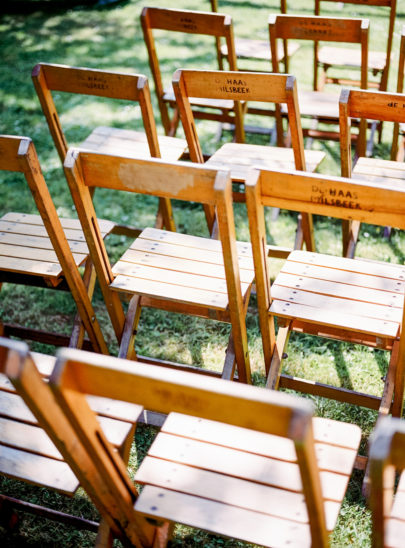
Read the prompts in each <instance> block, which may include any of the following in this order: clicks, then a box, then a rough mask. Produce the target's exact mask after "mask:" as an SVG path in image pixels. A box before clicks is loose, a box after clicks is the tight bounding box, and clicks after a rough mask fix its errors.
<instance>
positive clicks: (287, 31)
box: [269, 15, 369, 140]
mask: <svg viewBox="0 0 405 548" xmlns="http://www.w3.org/2000/svg"><path fill="white" fill-rule="evenodd" d="M368 27H369V22H368V20H367V19H343V18H339V17H317V16H303V15H302V16H301V15H300V16H298V15H270V17H269V33H270V46H271V52H272V67H273V72H280V69H279V60H278V53H277V41H278V40H280V39H282V40H286V39H290V38H292V39H294V40H310V41H313V42H314V43H319V42H320V41H322V42H345V43H351V44H357V45H358V50H360V56H361V67H360V69H359V71H360V73H361V74H360V79H361V87H362V88H363V89H367V59H368ZM316 66H317V65H316V62H315V61H314V74H316V69H315V67H316ZM315 86H317V87H315ZM322 88H323V84H322V85H321V84H320V82H319V79H318V81H317V80H316V79H315V78H314V90H313V91H307V90H300V92H299V94H298V100H299V104H300V112H301V117H305V118H310V119H312V120H313V124H312V125H311V126H310V127H309V128H306V129H304V135H306V136H309V137H312V138H318V139H334V140H339V132H338V131H335V130H333V129H329V128H328V129H327V130H323V129H320V128H318V127H317V124H318V123H325V124H328V125H330V124H332V125H333V124H334V125H338V123H339V97H338V95H337V94H336V93H326V92H325V91H321V89H322ZM281 113H282V114H283V115H284V116H285V115H286V109H285V107H283V108H282V109H281ZM277 115H279V112H278V113H277ZM314 124H316V125H314Z"/></svg>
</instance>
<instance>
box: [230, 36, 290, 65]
mask: <svg viewBox="0 0 405 548" xmlns="http://www.w3.org/2000/svg"><path fill="white" fill-rule="evenodd" d="M299 47H300V46H299V44H297V43H294V42H291V41H289V42H288V44H287V49H288V56H289V57H290V56H291V55H293V54H294V53H295V52H296V51H297V50H298V48H299ZM277 49H278V52H277V55H278V59H279V61H281V60H282V59H283V58H284V46H283V44H281V43H279V44H277ZM235 51H236V57H240V58H241V59H262V60H263V61H270V60H271V51H270V44H269V41H268V40H267V41H265V40H252V39H250V38H237V39H236V40H235ZM221 53H222V55H225V56H226V55H227V54H228V48H227V47H226V44H222V45H221Z"/></svg>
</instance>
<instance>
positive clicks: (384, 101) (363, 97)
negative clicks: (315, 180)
mask: <svg viewBox="0 0 405 548" xmlns="http://www.w3.org/2000/svg"><path fill="white" fill-rule="evenodd" d="M339 109H340V151H341V165H342V175H343V176H345V177H353V179H356V180H359V181H364V182H365V183H366V184H368V183H375V184H378V185H381V186H382V187H386V188H388V189H390V188H398V189H400V188H402V189H405V181H404V179H405V164H404V163H403V162H396V161H390V160H382V159H380V158H369V157H366V148H367V147H366V138H365V137H366V132H365V126H366V123H367V120H378V121H385V122H386V121H391V122H396V123H404V122H405V97H404V95H403V94H400V93H387V92H382V91H365V90H364V91H363V90H357V89H350V90H346V89H344V90H342V92H341V95H340V100H339ZM353 119H355V120H358V119H360V120H361V124H362V125H361V126H360V128H363V129H361V131H360V134H359V135H360V137H359V139H358V140H357V146H356V154H355V157H356V161H355V164H354V166H353V167H352V154H351V140H352V139H351V122H352V120H353ZM370 222H371V223H372V220H371V219H370ZM359 228H360V223H359V222H357V221H354V222H351V223H350V224H346V229H345V233H344V240H343V242H344V252H345V253H344V254H345V255H346V256H349V257H352V256H353V255H354V252H355V246H356V242H357V237H358V232H359Z"/></svg>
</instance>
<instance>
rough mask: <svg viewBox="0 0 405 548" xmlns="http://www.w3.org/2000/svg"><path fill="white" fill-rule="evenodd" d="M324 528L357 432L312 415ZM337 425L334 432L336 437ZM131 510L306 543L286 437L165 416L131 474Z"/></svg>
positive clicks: (274, 541) (271, 541)
mask: <svg viewBox="0 0 405 548" xmlns="http://www.w3.org/2000/svg"><path fill="white" fill-rule="evenodd" d="M315 420H316V425H315V429H314V435H315V442H316V443H315V450H316V453H317V460H318V466H319V469H320V477H321V484H322V490H323V496H324V501H323V502H324V509H325V515H326V523H327V529H328V530H329V531H330V530H333V528H334V526H335V523H336V519H337V516H338V512H339V508H340V504H341V502H342V499H343V496H344V493H345V490H346V487H347V482H348V477H349V476H350V473H351V469H352V466H353V463H354V459H355V456H356V451H357V447H358V443H359V440H360V438H359V431H358V430H357V428H356V427H354V428H353V427H352V425H349V424H342V423H335V422H334V421H329V420H326V419H315ZM335 430H336V436H335ZM135 479H136V481H138V482H140V483H143V484H146V487H145V488H144V490H143V491H142V494H141V496H140V498H139V499H138V501H137V503H136V506H135V508H136V509H137V510H139V511H140V512H144V513H145V514H147V515H150V516H159V517H165V518H167V519H170V520H173V521H179V522H181V523H186V524H188V525H191V526H193V527H199V528H203V529H208V530H210V531H212V532H215V533H219V534H223V535H226V536H230V537H235V538H240V539H242V540H245V541H248V542H253V543H257V544H260V545H264V546H285V544H288V545H289V546H297V547H298V546H300V547H301V546H310V545H311V534H310V528H309V525H308V512H307V509H306V504H305V499H304V497H303V494H302V484H301V480H300V472H299V467H298V465H297V454H296V452H295V448H294V444H293V442H292V441H291V440H289V439H286V438H280V437H278V436H272V435H270V434H264V433H259V432H255V431H251V430H246V429H240V428H237V427H234V426H231V425H227V424H222V423H216V422H214V421H209V420H202V419H198V418H194V417H189V416H184V415H179V414H176V413H171V414H170V415H169V416H168V418H167V420H166V421H165V423H164V424H163V427H162V430H161V433H160V434H159V435H158V437H157V438H156V439H155V441H154V443H153V444H152V446H151V448H150V450H149V452H148V456H147V457H146V458H145V459H144V461H143V463H142V465H141V467H140V469H139V470H138V472H137V474H136V478H135Z"/></svg>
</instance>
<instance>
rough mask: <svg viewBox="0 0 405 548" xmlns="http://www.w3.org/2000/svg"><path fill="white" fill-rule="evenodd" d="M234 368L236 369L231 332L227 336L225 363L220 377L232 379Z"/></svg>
mask: <svg viewBox="0 0 405 548" xmlns="http://www.w3.org/2000/svg"><path fill="white" fill-rule="evenodd" d="M235 369H236V358H235V346H234V343H233V335H232V333H231V334H230V336H229V341H228V347H227V349H226V351H225V363H224V368H223V370H222V374H221V379H225V380H227V381H231V380H233V378H234V376H235Z"/></svg>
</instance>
